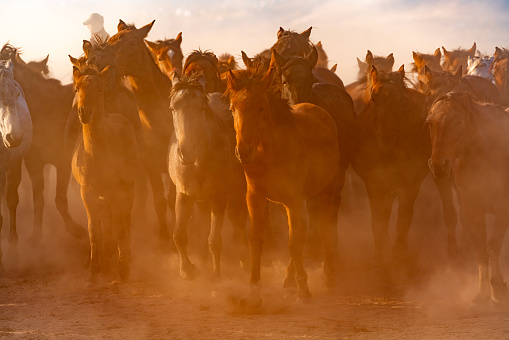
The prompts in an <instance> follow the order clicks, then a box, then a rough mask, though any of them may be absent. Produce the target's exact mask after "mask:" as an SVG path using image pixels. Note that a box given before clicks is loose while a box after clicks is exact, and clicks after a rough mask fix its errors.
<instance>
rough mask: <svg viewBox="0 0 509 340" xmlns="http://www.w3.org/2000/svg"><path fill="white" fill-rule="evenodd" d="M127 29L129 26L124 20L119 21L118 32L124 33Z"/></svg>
mask: <svg viewBox="0 0 509 340" xmlns="http://www.w3.org/2000/svg"><path fill="white" fill-rule="evenodd" d="M125 29H127V24H126V23H125V22H124V21H123V20H122V19H119V20H118V25H117V31H118V32H120V31H123V30H125Z"/></svg>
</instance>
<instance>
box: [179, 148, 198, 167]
mask: <svg viewBox="0 0 509 340" xmlns="http://www.w3.org/2000/svg"><path fill="white" fill-rule="evenodd" d="M177 154H178V158H179V161H180V163H181V164H182V165H192V164H194V163H196V155H195V153H194V152H189V151H183V148H182V147H180V146H179V147H178V148H177Z"/></svg>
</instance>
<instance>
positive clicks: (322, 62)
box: [315, 40, 329, 68]
mask: <svg viewBox="0 0 509 340" xmlns="http://www.w3.org/2000/svg"><path fill="white" fill-rule="evenodd" d="M315 48H316V50H317V51H318V60H317V61H316V65H315V66H316V67H323V68H329V57H328V56H327V53H325V50H324V48H323V44H322V41H321V40H320V41H319V42H317V43H316V44H315Z"/></svg>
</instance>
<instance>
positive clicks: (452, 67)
mask: <svg viewBox="0 0 509 340" xmlns="http://www.w3.org/2000/svg"><path fill="white" fill-rule="evenodd" d="M442 50H443V51H444V61H443V63H442V68H443V70H444V71H449V72H457V71H458V69H459V67H460V66H461V67H462V69H463V70H464V71H465V72H466V70H467V58H468V56H471V57H473V56H474V55H475V51H476V50H477V45H476V43H475V42H474V44H473V45H472V47H471V48H470V49H469V50H463V49H457V50H454V51H448V50H446V49H445V47H443V46H442Z"/></svg>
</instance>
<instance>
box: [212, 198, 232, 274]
mask: <svg viewBox="0 0 509 340" xmlns="http://www.w3.org/2000/svg"><path fill="white" fill-rule="evenodd" d="M227 200H228V199H227V197H226V195H225V196H223V197H217V198H216V199H215V200H214V201H213V202H211V212H212V213H211V221H210V222H211V223H210V234H209V250H210V254H211V255H212V266H213V273H214V280H216V281H218V280H220V279H221V251H222V249H223V238H222V230H223V221H224V213H225V210H226V203H227Z"/></svg>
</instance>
